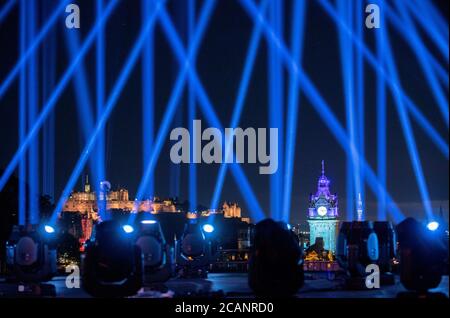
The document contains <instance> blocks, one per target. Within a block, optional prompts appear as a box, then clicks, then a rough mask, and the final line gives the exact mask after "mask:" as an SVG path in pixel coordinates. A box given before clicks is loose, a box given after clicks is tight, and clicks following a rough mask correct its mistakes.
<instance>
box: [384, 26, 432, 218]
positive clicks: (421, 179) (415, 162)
mask: <svg viewBox="0 0 450 318" xmlns="http://www.w3.org/2000/svg"><path fill="white" fill-rule="evenodd" d="M381 36H382V41H383V42H384V43H385V54H384V58H385V62H386V64H387V66H388V70H389V72H390V74H391V77H392V79H393V81H394V83H396V87H398V88H401V84H400V81H399V77H398V73H397V69H396V66H395V63H394V58H393V53H392V48H391V45H390V42H389V35H388V34H387V33H386V31H385V28H382V30H381ZM394 98H395V101H396V102H395V105H396V106H397V107H396V108H397V112H398V115H399V117H400V122H401V124H402V129H403V134H404V137H405V141H406V145H407V148H408V152H409V156H410V159H411V164H412V166H413V169H414V174H415V176H416V181H417V184H418V186H419V192H420V195H421V197H422V203H423V205H424V208H425V213H426V214H427V217H428V218H430V217H431V216H432V215H433V212H432V208H431V204H430V196H429V193H428V188H427V185H426V181H425V176H424V174H423V170H422V164H421V162H420V156H419V153H418V151H417V145H416V142H415V139H414V133H413V131H412V127H411V123H410V121H409V118H408V114H407V112H406V109H405V106H404V104H403V100H402V98H401V95H400V93H399V92H398V91H397V90H396V91H394Z"/></svg>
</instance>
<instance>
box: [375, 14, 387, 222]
mask: <svg viewBox="0 0 450 318" xmlns="http://www.w3.org/2000/svg"><path fill="white" fill-rule="evenodd" d="M384 12H385V11H384V10H382V11H381V13H380V14H381V17H380V19H381V21H384ZM375 41H376V54H377V58H378V63H380V64H383V55H384V50H385V49H384V43H383V41H382V39H381V35H380V32H376V33H375ZM376 81H377V87H376V96H377V97H376V107H377V175H378V180H380V187H382V188H386V84H385V81H384V79H383V76H382V74H380V72H379V71H377V72H376ZM377 207H378V212H377V215H378V220H386V198H385V197H384V195H383V193H382V194H381V196H380V197H379V198H378V206H377Z"/></svg>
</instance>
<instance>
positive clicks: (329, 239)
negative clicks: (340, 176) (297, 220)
mask: <svg viewBox="0 0 450 318" xmlns="http://www.w3.org/2000/svg"><path fill="white" fill-rule="evenodd" d="M329 185H330V180H328V178H327V177H326V176H325V164H324V161H323V160H322V175H321V176H320V178H319V182H318V184H317V192H316V194H311V197H310V199H309V209H308V220H307V221H308V224H309V232H310V242H311V244H314V243H315V242H316V238H318V237H321V238H323V241H324V243H325V246H324V248H325V249H326V250H329V251H331V252H332V253H333V254H335V252H336V237H337V231H338V226H339V220H338V219H337V217H338V198H337V195H336V194H331V193H330V188H329Z"/></svg>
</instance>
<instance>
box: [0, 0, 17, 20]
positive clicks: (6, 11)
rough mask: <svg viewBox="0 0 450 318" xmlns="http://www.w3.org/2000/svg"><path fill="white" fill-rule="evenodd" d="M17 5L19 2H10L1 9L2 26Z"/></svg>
mask: <svg viewBox="0 0 450 318" xmlns="http://www.w3.org/2000/svg"><path fill="white" fill-rule="evenodd" d="M16 3H17V0H9V1H8V2H7V3H5V5H4V6H3V7H2V8H1V9H0V24H1V23H2V22H3V20H4V19H5V18H6V17H7V16H8V14H9V13H10V12H11V10H12V9H13V8H14V5H15V4H16Z"/></svg>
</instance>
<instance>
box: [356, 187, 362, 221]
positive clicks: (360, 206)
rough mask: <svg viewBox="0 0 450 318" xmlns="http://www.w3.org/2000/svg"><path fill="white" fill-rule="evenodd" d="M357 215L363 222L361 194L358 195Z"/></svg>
mask: <svg viewBox="0 0 450 318" xmlns="http://www.w3.org/2000/svg"><path fill="white" fill-rule="evenodd" d="M357 207H358V208H357V210H356V214H357V216H358V221H363V203H362V199H361V193H358V205H357Z"/></svg>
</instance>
